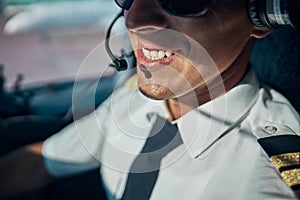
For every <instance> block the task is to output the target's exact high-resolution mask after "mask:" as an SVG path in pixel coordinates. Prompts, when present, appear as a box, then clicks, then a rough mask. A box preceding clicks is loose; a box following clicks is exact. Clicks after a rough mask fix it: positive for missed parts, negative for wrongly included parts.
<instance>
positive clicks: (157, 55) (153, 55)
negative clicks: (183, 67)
mask: <svg viewBox="0 0 300 200" xmlns="http://www.w3.org/2000/svg"><path fill="white" fill-rule="evenodd" d="M142 51H143V54H144V56H145V57H147V58H148V59H151V60H158V59H162V58H164V57H170V56H171V55H172V52H170V51H165V50H159V51H157V50H151V51H149V50H147V49H145V48H142Z"/></svg>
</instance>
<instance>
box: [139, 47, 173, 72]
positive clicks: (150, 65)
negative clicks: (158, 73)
mask: <svg viewBox="0 0 300 200" xmlns="http://www.w3.org/2000/svg"><path fill="white" fill-rule="evenodd" d="M175 56H176V55H171V56H169V57H167V58H161V59H158V60H151V59H149V58H147V57H146V56H145V55H144V54H143V51H142V48H139V49H138V50H137V64H138V66H140V65H143V66H144V67H145V68H146V69H147V70H149V71H155V70H158V69H160V68H163V67H165V66H166V65H170V63H171V62H172V60H173V59H174V57H175Z"/></svg>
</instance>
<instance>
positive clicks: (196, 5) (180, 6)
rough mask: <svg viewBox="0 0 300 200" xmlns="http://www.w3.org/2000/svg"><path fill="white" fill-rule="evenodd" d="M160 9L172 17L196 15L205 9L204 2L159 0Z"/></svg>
mask: <svg viewBox="0 0 300 200" xmlns="http://www.w3.org/2000/svg"><path fill="white" fill-rule="evenodd" d="M159 2H160V5H161V7H162V8H163V9H164V10H166V11H167V12H169V13H170V14H173V15H182V16H184V15H197V14H199V13H201V12H203V11H204V10H205V9H206V4H205V3H204V2H205V0H188V1H187V0H159Z"/></svg>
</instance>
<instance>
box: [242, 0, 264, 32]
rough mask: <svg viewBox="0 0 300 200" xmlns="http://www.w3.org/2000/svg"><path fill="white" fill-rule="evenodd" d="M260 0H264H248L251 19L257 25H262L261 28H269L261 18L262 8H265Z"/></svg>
mask: <svg viewBox="0 0 300 200" xmlns="http://www.w3.org/2000/svg"><path fill="white" fill-rule="evenodd" d="M260 1H263V0H249V1H248V5H247V6H248V16H249V18H250V20H251V22H252V23H253V24H254V25H255V26H257V27H261V28H269V27H267V26H266V25H265V24H264V23H263V22H262V20H261V17H260V13H261V10H263V9H264V8H261V7H262V5H263V4H262V3H260Z"/></svg>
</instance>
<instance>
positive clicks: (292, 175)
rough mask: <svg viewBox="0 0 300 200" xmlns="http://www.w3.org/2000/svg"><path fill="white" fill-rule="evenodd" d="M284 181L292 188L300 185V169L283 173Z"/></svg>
mask: <svg viewBox="0 0 300 200" xmlns="http://www.w3.org/2000/svg"><path fill="white" fill-rule="evenodd" d="M281 176H282V178H283V180H284V181H285V182H286V183H287V184H288V186H290V187H292V186H295V185H300V169H299V168H298V169H291V170H286V171H283V172H281Z"/></svg>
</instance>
